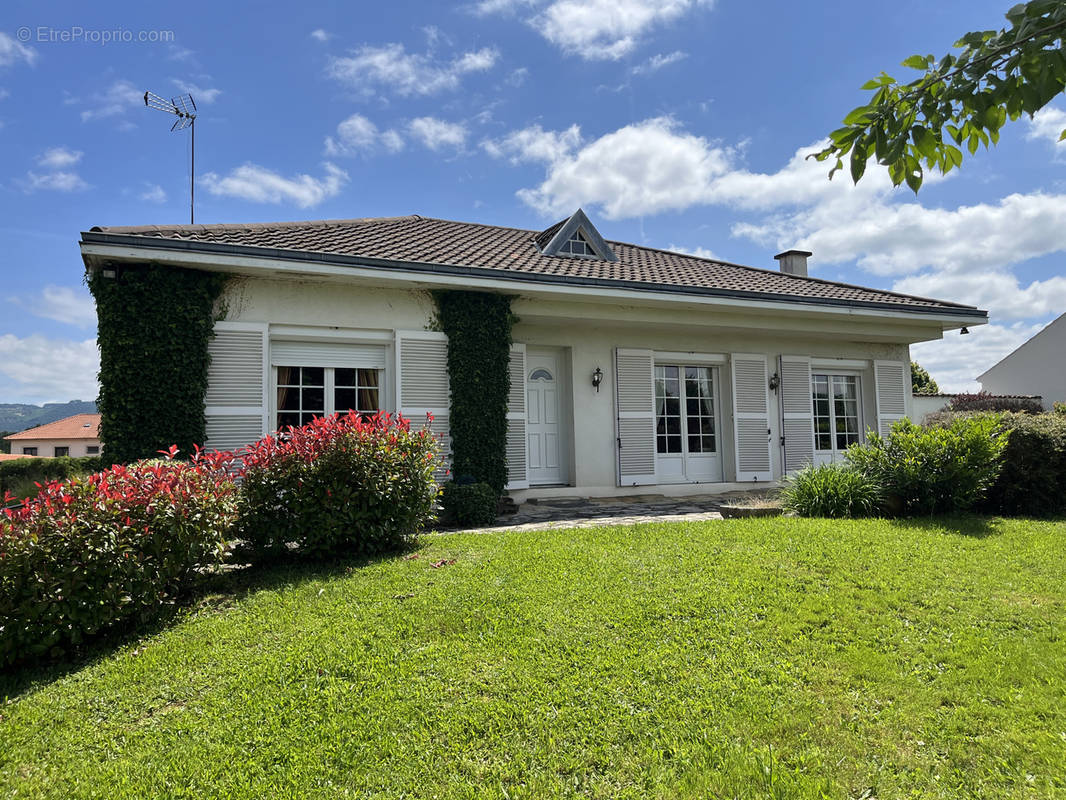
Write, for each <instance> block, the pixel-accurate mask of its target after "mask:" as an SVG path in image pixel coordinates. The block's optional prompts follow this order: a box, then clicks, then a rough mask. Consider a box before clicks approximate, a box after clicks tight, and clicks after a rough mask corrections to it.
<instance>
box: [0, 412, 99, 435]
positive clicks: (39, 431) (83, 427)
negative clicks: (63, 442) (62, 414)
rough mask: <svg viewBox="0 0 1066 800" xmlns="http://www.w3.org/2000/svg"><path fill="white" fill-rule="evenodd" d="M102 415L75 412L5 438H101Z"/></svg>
mask: <svg viewBox="0 0 1066 800" xmlns="http://www.w3.org/2000/svg"><path fill="white" fill-rule="evenodd" d="M99 438H100V415H99V414H75V415H74V416H73V417H67V418H66V419H57V420H56V421H55V422H49V423H48V424H47V425H38V426H37V427H36V428H30V429H29V430H26V431H20V432H19V433H13V434H11V435H10V436H5V437H4V439H6V440H8V441H10V440H12V439H99Z"/></svg>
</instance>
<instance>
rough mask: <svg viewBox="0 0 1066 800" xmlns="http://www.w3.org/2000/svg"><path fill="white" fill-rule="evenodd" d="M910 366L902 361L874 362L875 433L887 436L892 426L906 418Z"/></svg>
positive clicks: (909, 386) (909, 387)
mask: <svg viewBox="0 0 1066 800" xmlns="http://www.w3.org/2000/svg"><path fill="white" fill-rule="evenodd" d="M910 379H911V376H910V365H909V364H904V363H903V362H902V361H875V362H874V382H875V383H876V384H877V432H878V433H880V434H881V435H882V436H888V434H889V431H891V430H892V426H893V425H895V424H896V423H897V422H899V421H900V420H901V419H903V418H904V417H905V416H907V394H908V392H910V390H911V382H910Z"/></svg>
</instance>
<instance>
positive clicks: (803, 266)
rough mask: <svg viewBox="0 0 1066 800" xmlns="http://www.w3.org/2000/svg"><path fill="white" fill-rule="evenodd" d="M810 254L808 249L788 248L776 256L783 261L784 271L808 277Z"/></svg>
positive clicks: (781, 265) (782, 269)
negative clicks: (808, 258)
mask: <svg viewBox="0 0 1066 800" xmlns="http://www.w3.org/2000/svg"><path fill="white" fill-rule="evenodd" d="M810 255H811V253H810V252H809V251H807V250H786V251H785V252H783V253H778V254H777V255H776V256H774V258H776V259H777V260H778V261H780V262H781V264H780V267H781V271H782V272H787V273H788V274H789V275H799V276H800V277H802V278H806V277H807V257H808V256H810Z"/></svg>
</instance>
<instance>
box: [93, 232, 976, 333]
mask: <svg viewBox="0 0 1066 800" xmlns="http://www.w3.org/2000/svg"><path fill="white" fill-rule="evenodd" d="M553 228H555V229H557V226H554V225H553V226H552V228H549V229H548V230H547V231H543V232H541V231H529V230H522V229H519V228H504V227H497V226H494V225H482V224H479V223H472V222H453V221H449V220H443V219H432V218H428V217H420V216H406V217H381V218H369V219H347V220H315V221H307V222H276V223H251V224H228V225H174V226H154V225H150V226H138V227H97V228H93V229H92V231H90V232H89V233H88V234H86V235H85V239H86V240H88V241H92V240H93V236H92V234H93V233H101V234H106V235H119V236H132V237H142V238H152V239H175V240H180V241H183V242H188V243H191V244H192V245H194V246H195V244H197V243H203V244H206V245H226V246H237V247H241V248H269V249H275V250H278V249H280V250H287V251H293V252H306V253H317V254H327V255H337V256H346V257H355V258H374V259H382V260H388V261H398V262H407V263H412V262H413V263H417V264H423V265H438V266H441V267H463V268H472V269H480V270H487V271H489V272H492V271H498V272H505V273H509V274H510V275H509V276H510V277H515V275H514V273H518V275H520V276H521V277H523V278H526V279H536V278H543V279H555V280H559V279H562V280H565V281H576V282H579V283H580V282H581V281H583V280H584V281H589V282H590V283H596V284H599V283H600V282H601V281H610V282H618V283H619V284H620V285H622V286H624V285H625V284H639V285H634V286H632V287H631V288H637V289H642V290H647V291H655V290H656V289H663V288H666V289H669V290H672V291H691V292H692V293H694V294H714V293H726V294H732V293H740V294H745V293H750V294H753V295H759V296H761V297H765V296H773V297H775V298H779V299H783V300H790V299H791V300H797V299H803V300H805V301H807V302H818V301H829V302H833V303H838V304H839V303H841V302H844V303H861V304H876V305H882V306H888V307H892V308H895V309H900V310H927V311H954V312H956V313H959V312H965V311H967V310H973V311H975V313H978V314H983V313H984V312H977V311H976V309H973V307H972V306H966V305H962V304H959V303H951V302H944V301H939V300H932V299H929V298H924V297H915V296H911V295H904V294H898V293H896V292H888V291H882V290H879V289H869V288H865V287H861V286H853V285H850V284H846V283H837V282H834V281H827V280H821V279H819V278H809V277H800V276H796V275H789V274H786V273H782V272H779V271H777V270H770V269H759V268H756V267H746V266H742V265H739V264H731V263H728V262H724V261H718V260H712V259H706V258H698V257H696V256H691V255H685V254H683V253H675V252H671V251H667V250H657V249H654V248H651V247H641V246H639V245H635V244H627V243H625V242H614V241H612V242H609V244H610V246H611V247H612V249H613V250H614V252H615V254H616V255H617V256H618V260H617V261H603V260H600V259H590V258H574V257H566V256H546V255H544V254H543V253H541V252H540V249H539V248H538V247H537V244H536V239H537V238H538V237H540V238H542V234H548V233H549V232H553V231H552V229H553ZM205 249H210V248H205Z"/></svg>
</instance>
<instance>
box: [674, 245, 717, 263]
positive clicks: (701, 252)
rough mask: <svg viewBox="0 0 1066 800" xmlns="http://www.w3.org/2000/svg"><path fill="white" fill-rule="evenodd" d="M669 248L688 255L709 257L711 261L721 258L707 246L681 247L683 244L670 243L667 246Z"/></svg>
mask: <svg viewBox="0 0 1066 800" xmlns="http://www.w3.org/2000/svg"><path fill="white" fill-rule="evenodd" d="M666 249H667V250H672V251H673V252H675V253H683V254H685V255H686V256H696V258H707V259H710V260H711V261H718V260H719V258H718V256H716V255H715V254H714V253H713V252H711V251H710V250H708V249H707V248H706V247H693V248H688V247H681V245H677V244H670V245H667V247H666Z"/></svg>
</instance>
